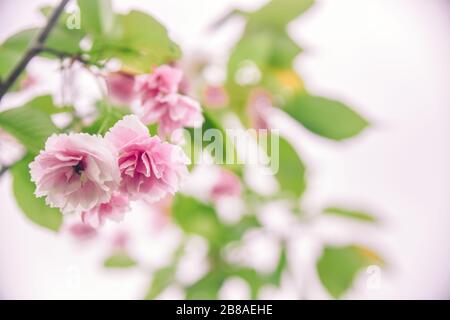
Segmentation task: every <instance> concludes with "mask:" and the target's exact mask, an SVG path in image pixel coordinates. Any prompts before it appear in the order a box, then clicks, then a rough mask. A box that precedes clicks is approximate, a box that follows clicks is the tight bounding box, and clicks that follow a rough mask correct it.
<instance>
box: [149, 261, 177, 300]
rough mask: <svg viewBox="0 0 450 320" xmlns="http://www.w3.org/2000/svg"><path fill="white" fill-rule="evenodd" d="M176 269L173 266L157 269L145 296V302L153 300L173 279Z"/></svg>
mask: <svg viewBox="0 0 450 320" xmlns="http://www.w3.org/2000/svg"><path fill="white" fill-rule="evenodd" d="M175 272H176V268H175V266H174V265H172V266H169V267H166V268H162V269H159V270H157V271H155V272H154V273H153V279H152V283H151V285H150V288H149V290H148V292H147V294H146V295H145V298H144V299H145V300H154V299H155V298H156V297H157V296H158V295H159V294H161V292H163V291H164V289H165V288H167V286H168V285H170V284H171V283H172V281H173V280H174V279H175Z"/></svg>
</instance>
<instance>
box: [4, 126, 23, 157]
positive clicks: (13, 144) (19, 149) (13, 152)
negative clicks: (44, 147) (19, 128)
mask: <svg viewBox="0 0 450 320" xmlns="http://www.w3.org/2000/svg"><path fill="white" fill-rule="evenodd" d="M25 152H26V150H25V148H24V147H23V146H22V145H21V144H20V143H19V142H18V141H17V140H16V139H15V138H14V137H13V136H11V135H10V134H9V133H8V132H6V131H4V130H3V129H2V128H0V165H6V166H8V165H11V164H12V163H14V162H16V161H18V160H19V159H20V158H22V157H23V155H24V154H25Z"/></svg>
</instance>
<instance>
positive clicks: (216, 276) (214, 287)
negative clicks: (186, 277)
mask: <svg viewBox="0 0 450 320" xmlns="http://www.w3.org/2000/svg"><path fill="white" fill-rule="evenodd" d="M225 279H226V274H225V273H224V272H223V270H221V269H214V270H212V271H210V272H209V273H207V274H206V275H205V276H204V277H203V278H201V279H200V280H199V281H197V282H196V283H194V284H193V285H191V286H189V287H188V288H186V299H188V300H215V299H217V298H218V293H219V290H220V288H221V287H222V284H223V282H224V281H225Z"/></svg>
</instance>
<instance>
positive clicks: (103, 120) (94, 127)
mask: <svg viewBox="0 0 450 320" xmlns="http://www.w3.org/2000/svg"><path fill="white" fill-rule="evenodd" d="M97 109H98V110H99V115H98V117H97V119H95V121H94V122H93V123H92V124H91V125H89V126H88V127H86V128H83V132H86V133H90V134H105V133H106V132H107V131H108V130H109V129H110V128H111V127H113V126H114V125H115V124H116V122H117V121H119V120H121V119H122V118H123V117H124V116H125V115H127V114H130V110H129V109H128V108H125V107H113V106H108V105H107V104H106V103H105V102H103V101H99V102H97Z"/></svg>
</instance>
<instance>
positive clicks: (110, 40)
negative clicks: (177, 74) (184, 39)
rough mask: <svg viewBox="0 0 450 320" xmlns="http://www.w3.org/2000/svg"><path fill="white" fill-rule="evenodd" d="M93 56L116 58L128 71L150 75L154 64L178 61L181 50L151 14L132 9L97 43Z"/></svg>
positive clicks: (97, 39) (98, 39) (121, 16)
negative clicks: (148, 73)
mask: <svg viewBox="0 0 450 320" xmlns="http://www.w3.org/2000/svg"><path fill="white" fill-rule="evenodd" d="M90 54H91V55H92V57H93V58H94V60H95V59H97V60H103V59H112V58H117V59H119V60H121V62H122V64H123V66H122V69H124V70H127V71H129V72H135V73H143V72H150V71H151V69H152V67H153V66H154V65H159V64H162V63H167V62H170V61H174V60H178V59H179V58H180V57H181V50H180V48H179V47H178V45H177V44H175V43H174V42H173V41H172V40H171V39H170V38H169V36H168V34H167V30H166V28H164V26H163V25H162V24H160V23H159V22H158V21H157V20H156V19H154V18H153V17H151V16H149V15H148V14H146V13H144V12H141V11H136V10H132V11H130V12H129V13H128V14H126V15H118V16H117V23H116V25H115V28H114V29H113V31H112V32H111V33H110V34H109V36H108V35H105V36H102V37H97V38H96V39H95V40H94V44H93V47H92V50H91V52H90Z"/></svg>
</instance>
